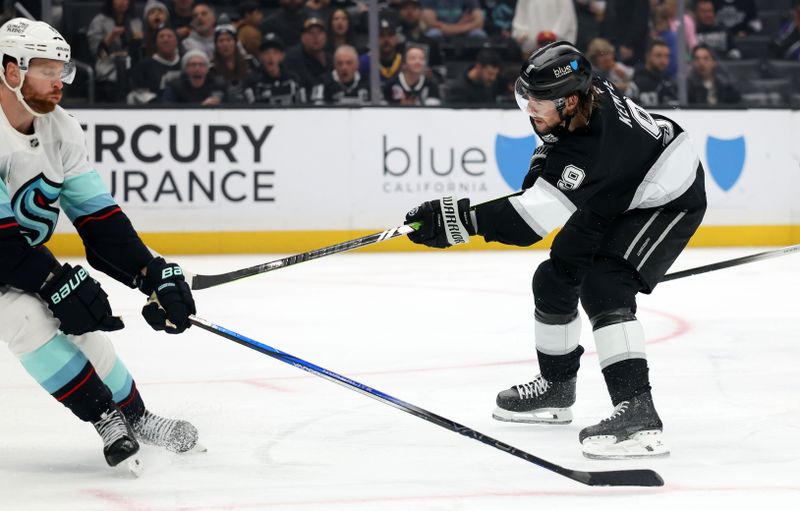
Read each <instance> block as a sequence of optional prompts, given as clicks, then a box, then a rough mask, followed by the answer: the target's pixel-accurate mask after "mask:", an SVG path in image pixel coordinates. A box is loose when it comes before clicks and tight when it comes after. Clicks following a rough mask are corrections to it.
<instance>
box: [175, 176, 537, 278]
mask: <svg viewBox="0 0 800 511" xmlns="http://www.w3.org/2000/svg"><path fill="white" fill-rule="evenodd" d="M521 193H522V191H519V192H515V193H512V194H510V195H506V196H504V197H498V198H496V199H492V200H490V201H487V202H484V203H481V204H477V205H475V206H472V208H470V209H472V210H474V209H475V208H477V207H478V206H483V205H485V204H490V203H492V202H496V201H500V200H503V199H508V198H509V197H514V196H515V195H519V194H521ZM421 225H422V224H421V223H420V222H412V223H410V224H407V225H401V226H400V227H395V228H393V229H387V230H385V231H383V232H378V233H375V234H369V235H367V236H363V237H361V238H357V239H354V240H350V241H345V242H342V243H337V244H336V245H331V246H329V247H323V248H318V249H316V250H311V251H309V252H303V253H302V254H295V255H292V256H288V257H284V258H283V259H276V260H275V261H270V262H268V263H263V264H257V265H255V266H250V267H249V268H242V269H241V270H233V271H229V272H226V273H219V274H216V275H199V274H192V273H189V272H186V271H184V273H185V274H186V277H187V280H188V281H189V285H190V286H191V288H192V290H195V291H196V290H198V289H208V288H209V287H214V286H219V285H222V284H227V283H228V282H233V281H235V280H239V279H243V278H245V277H252V276H253V275H259V274H261V273H266V272H268V271H272V270H277V269H279V268H284V267H286V266H292V265H294V264H298V263H303V262H305V261H311V260H312V259H319V258H320V257H325V256H329V255H332V254H338V253H339V252H346V251H348V250H354V249H356V248H361V247H366V246H367V245H373V244H375V243H380V242H382V241H386V240H391V239H394V238H397V237H398V236H403V235H406V234H408V233H411V232H414V231H416V230H417V229H419V228H420V226H421Z"/></svg>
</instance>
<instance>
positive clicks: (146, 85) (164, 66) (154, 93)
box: [128, 24, 181, 105]
mask: <svg viewBox="0 0 800 511" xmlns="http://www.w3.org/2000/svg"><path fill="white" fill-rule="evenodd" d="M155 45H156V50H155V53H153V55H152V56H150V57H147V58H146V59H144V60H142V61H140V62H139V63H138V64H137V65H136V66H135V67H134V68H133V73H132V76H131V82H132V84H133V90H132V91H131V92H130V94H128V104H134V105H140V104H144V103H151V102H154V101H157V100H158V98H159V97H160V96H161V94H162V93H163V92H164V87H166V85H167V82H168V81H169V80H172V79H173V78H177V77H178V76H180V73H181V58H180V55H179V54H178V34H177V33H176V32H175V29H174V28H172V27H171V26H170V25H166V24H163V25H161V26H160V27H158V29H157V30H156V32H155Z"/></svg>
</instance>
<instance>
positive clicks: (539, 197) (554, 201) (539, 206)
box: [509, 178, 577, 238]
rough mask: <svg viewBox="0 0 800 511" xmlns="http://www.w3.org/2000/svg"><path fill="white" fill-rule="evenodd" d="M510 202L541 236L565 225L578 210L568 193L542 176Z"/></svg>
mask: <svg viewBox="0 0 800 511" xmlns="http://www.w3.org/2000/svg"><path fill="white" fill-rule="evenodd" d="M509 202H510V203H511V205H512V206H513V207H514V209H515V210H516V211H517V214H519V216H520V217H522V219H523V220H525V223H527V224H528V225H529V226H530V228H531V229H533V231H534V232H535V233H536V234H538V235H539V237H541V238H544V237H545V236H547V235H548V234H550V233H551V232H553V231H554V230H555V229H557V228H558V227H561V226H562V225H564V224H565V223H566V221H567V220H568V219H569V217H571V216H572V214H573V213H575V211H576V210H577V208H576V207H575V204H573V203H572V201H570V200H569V199H568V198H567V196H566V195H564V194H563V193H561V191H560V190H559V189H558V188H556V187H555V186H553V185H552V184H550V183H549V182H547V181H546V180H544V179H542V178H539V179H537V180H536V182H535V183H534V185H533V186H532V187H531V188H529V189H527V190H526V191H525V193H523V194H522V195H518V196H516V197H511V198H510V199H509Z"/></svg>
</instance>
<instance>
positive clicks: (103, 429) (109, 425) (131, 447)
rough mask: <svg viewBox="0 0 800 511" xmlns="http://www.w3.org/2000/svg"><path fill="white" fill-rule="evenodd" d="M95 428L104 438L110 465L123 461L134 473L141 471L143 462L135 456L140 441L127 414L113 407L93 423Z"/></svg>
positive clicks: (107, 460)
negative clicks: (130, 424) (131, 427)
mask: <svg viewBox="0 0 800 511" xmlns="http://www.w3.org/2000/svg"><path fill="white" fill-rule="evenodd" d="M93 426H94V428H95V429H96V430H97V432H98V433H99V434H100V437H101V438H102V439H103V455H104V456H105V458H106V463H108V465H109V466H110V467H116V466H117V465H119V464H120V463H122V462H123V461H126V460H127V464H125V465H126V466H127V468H128V470H130V471H131V472H132V473H133V474H134V475H138V474H139V472H140V471H141V462H140V461H139V459H138V458H137V457H136V456H135V454H136V453H137V452H138V451H139V443H138V442H137V441H136V438H134V435H133V432H132V431H131V429H130V426H129V425H128V421H126V420H125V416H124V415H123V414H122V412H120V411H119V410H118V409H116V408H112V409H110V410H108V411H107V412H105V413H104V414H103V415H101V416H100V420H99V421H97V422H95V423H93Z"/></svg>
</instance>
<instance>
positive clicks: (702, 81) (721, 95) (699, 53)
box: [687, 44, 741, 105]
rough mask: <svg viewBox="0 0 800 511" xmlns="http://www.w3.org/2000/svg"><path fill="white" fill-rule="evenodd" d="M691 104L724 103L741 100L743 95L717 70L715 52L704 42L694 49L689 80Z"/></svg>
mask: <svg viewBox="0 0 800 511" xmlns="http://www.w3.org/2000/svg"><path fill="white" fill-rule="evenodd" d="M687 86H688V89H689V90H688V92H689V104H694V105H723V104H733V103H738V102H739V101H741V95H740V94H739V91H738V90H736V87H734V86H733V84H732V83H730V82H729V81H728V80H727V79H726V78H725V77H723V76H722V75H721V74H720V73H719V71H718V70H717V59H716V57H715V56H714V52H713V51H712V50H711V48H709V47H708V46H706V45H704V44H698V45H697V46H695V48H694V50H693V51H692V71H691V72H690V73H689V79H688V80H687Z"/></svg>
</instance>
